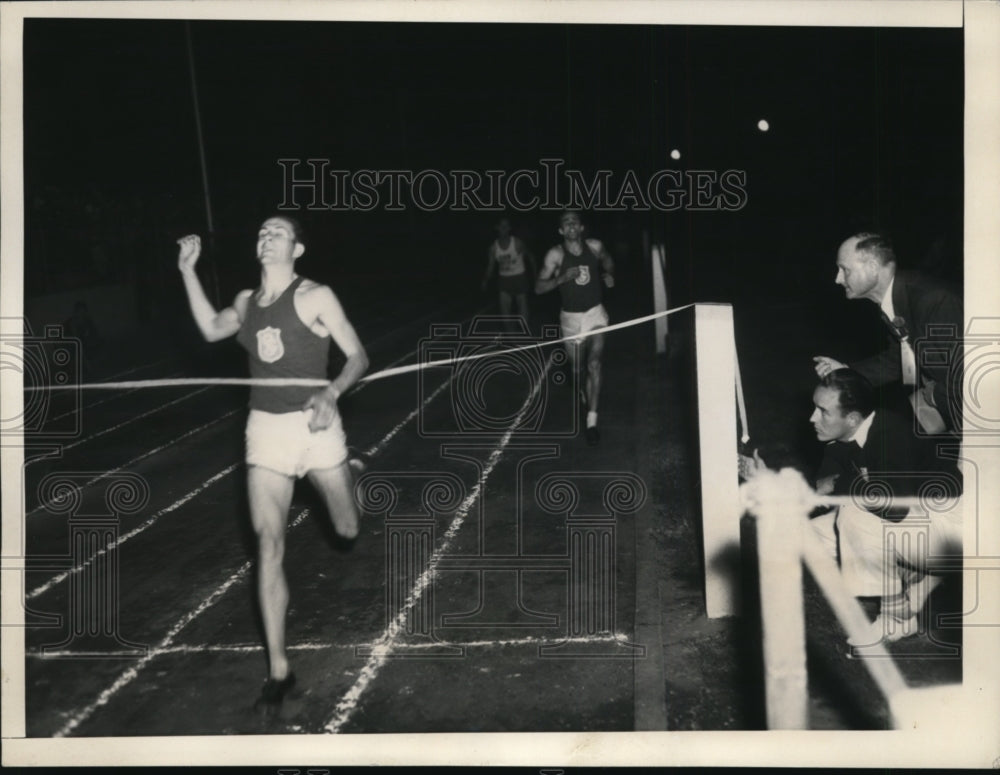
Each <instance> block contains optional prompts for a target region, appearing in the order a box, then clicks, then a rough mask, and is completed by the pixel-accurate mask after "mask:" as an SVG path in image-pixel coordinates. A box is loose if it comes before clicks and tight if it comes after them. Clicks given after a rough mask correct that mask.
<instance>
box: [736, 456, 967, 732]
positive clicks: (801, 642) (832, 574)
mask: <svg viewBox="0 0 1000 775" xmlns="http://www.w3.org/2000/svg"><path fill="white" fill-rule="evenodd" d="M740 495H741V497H742V501H743V505H744V506H745V508H746V509H747V511H749V512H750V513H751V514H753V516H754V517H755V518H756V523H757V555H758V558H759V559H758V565H759V573H760V606H761V619H762V631H763V655H764V686H765V700H766V705H767V726H768V728H769V729H807V728H808V723H809V714H808V691H807V675H806V654H805V611H804V600H803V592H802V565H801V564H802V563H803V562H804V563H805V565H806V567H807V568H808V569H809V572H810V573H811V574H812V576H813V577H814V578H815V579H816V582H817V584H818V585H819V587H820V590H821V591H822V592H823V595H824V596H825V597H826V599H827V601H828V602H829V604H830V606H831V608H832V609H833V611H834V613H835V614H836V616H837V619H838V620H839V621H840V623H841V625H842V626H843V627H844V629H845V630H846V631H847V635H848V637H850V638H857V639H858V640H859V641H860V640H861V639H862V636H863V634H864V633H865V631H866V630H867V627H868V619H867V617H866V616H865V613H864V611H863V610H862V609H861V606H860V605H859V604H858V602H857V600H856V599H855V598H854V597H853V596H852V595H851V593H850V592H849V591H848V590H847V589H846V587H845V586H844V584H843V581H842V580H841V577H840V570H839V569H838V568H837V565H836V563H835V562H834V560H833V559H832V558H831V557H830V556H829V555H828V554H827V553H826V551H825V550H824V548H823V546H822V544H821V543H820V540H819V537H818V536H817V535H816V534H815V532H814V531H813V529H812V527H811V526H810V525H809V513H810V512H811V511H812V510H813V508H815V507H816V506H817V505H818V504H821V503H831V502H833V503H836V502H839V501H844V500H850V499H842V498H822V497H820V496H818V495H817V494H816V493H815V492H814V491H813V490H812V488H811V487H810V486H809V485H808V483H807V482H806V480H805V478H804V477H803V476H802V474H801V473H799V472H798V471H796V470H794V469H791V468H785V469H782V470H781V471H779V472H774V471H769V470H763V471H760V472H759V473H757V474H756V475H755V476H754V477H753V478H752V479H750V480H749V481H748V482H745V483H744V484H743V485H741V487H740ZM910 501H913V503H912V504H911V503H910ZM893 502H894V503H898V504H899V505H916V503H917V499H897V500H894V501H893ZM956 502H957V501H956ZM862 661H863V664H864V665H865V667H866V668H867V669H868V671H869V673H870V674H871V676H872V678H873V679H874V681H875V683H876V684H877V686H878V688H879V690H880V691H881V692H882V694H883V695H884V696H885V697H886V700H887V701H888V704H889V709H890V714H891V716H892V724H893V726H894V727H895V728H897V729H899V728H903V727H908V726H910V725H911V724H912V723H913V719H914V718H916V717H919V716H921V715H922V714H921V712H920V708H921V707H923V706H925V705H927V703H928V698H931V704H932V705H933V702H936V701H939V700H940V697H941V696H942V694H943V693H944V694H949V693H952V692H954V691H956V690H957V688H958V687H951V686H944V687H941V686H938V687H930V688H926V689H923V688H921V689H915V688H911V687H908V686H907V685H906V681H905V680H904V678H903V676H902V674H901V673H900V672H899V670H898V668H897V667H896V665H895V663H894V662H893V661H892V659H891V658H890V655H889V653H888V652H887V651H886V649H885V647H884V646H883V645H882V644H881V643H879V644H875V645H872V646H867V647H865V659H863V660H862ZM935 698H937V699H935Z"/></svg>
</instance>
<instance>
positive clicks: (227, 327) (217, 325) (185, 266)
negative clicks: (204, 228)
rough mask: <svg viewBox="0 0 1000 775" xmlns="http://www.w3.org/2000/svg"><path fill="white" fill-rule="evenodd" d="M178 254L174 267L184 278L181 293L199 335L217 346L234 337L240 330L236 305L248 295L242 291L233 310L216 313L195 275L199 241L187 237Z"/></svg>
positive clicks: (190, 235)
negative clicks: (217, 343) (218, 342)
mask: <svg viewBox="0 0 1000 775" xmlns="http://www.w3.org/2000/svg"><path fill="white" fill-rule="evenodd" d="M177 244H178V245H180V250H179V252H178V254H177V266H178V268H179V269H180V271H181V277H182V278H184V290H185V291H186V292H187V297H188V304H190V305H191V314H192V315H193V316H194V322H195V323H197V324H198V330H199V331H201V335H202V336H203V337H205V339H206V340H208V341H209V342H217V341H219V340H220V339H226V338H227V337H230V336H233V335H234V334H235V333H236V332H237V331H239V330H240V325H241V324H242V320H241V316H240V314H239V313H238V312H237V310H236V305H237V304H239V303H240V297H241V296H242V297H244V298H243V299H242V301H244V302H245V295H246V294H248V293H249V291H242V292H241V293H240V295H239V296H237V297H236V298H237V301H236V302H234V306H232V307H226V308H225V309H224V310H222V311H221V312H216V310H215V307H213V306H212V302H210V301H209V300H208V296H206V295H205V289H204V288H202V286H201V280H199V279H198V274H197V272H195V268H194V267H195V264H196V263H197V262H198V257H199V256H200V255H201V238H200V237H198V235H197V234H189V235H188V236H186V237H181V238H180V239H179V240H177Z"/></svg>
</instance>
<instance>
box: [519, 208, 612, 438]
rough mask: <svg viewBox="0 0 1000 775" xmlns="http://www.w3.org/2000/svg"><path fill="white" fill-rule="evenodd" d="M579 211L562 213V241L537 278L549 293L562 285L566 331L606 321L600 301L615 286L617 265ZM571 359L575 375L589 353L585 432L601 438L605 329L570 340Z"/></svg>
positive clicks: (578, 330)
mask: <svg viewBox="0 0 1000 775" xmlns="http://www.w3.org/2000/svg"><path fill="white" fill-rule="evenodd" d="M583 232H584V226H583V221H582V220H581V219H580V214H579V213H578V212H576V211H573V210H566V211H565V212H563V214H562V215H561V216H560V217H559V233H560V234H561V235H562V238H563V244H562V245H556V246H555V247H554V248H552V249H551V250H550V251H549V252H548V253H547V254H546V256H545V262H544V264H543V266H542V271H541V272H539V273H538V279H537V280H536V281H535V293H548V292H549V291H551V290H552V289H553V288H558V289H559V292H560V294H561V296H562V312H561V313H560V316H559V322H560V324H561V325H562V333H563V336H564V337H565V336H574V335H576V334H585V333H587V332H588V331H592V330H593V329H595V328H602V327H604V326H606V325H608V313H607V311H606V310H605V309H604V304H603V303H602V300H603V297H604V290H603V287H602V283H603V285H604V286H607V287H608V288H612V287H614V284H615V281H614V271H615V265H614V262H613V261H612V260H611V256H610V255H608V252H607V250H606V249H605V248H604V245H603V244H602V243H601V241H600V240H596V239H587V238H584V235H583ZM566 350H567V352H568V353H569V358H570V364H571V366H572V368H573V369H574V371H575V372H576V374H577V375H579V374H580V371H579V369H580V367H581V364H582V362H583V358H586V377H585V381H584V385H585V390H584V391H583V392H582V394H581V396H580V400H581V402H582V403H583V404H585V405H586V408H587V430H586V438H587V443H588V444H591V445H593V444H597V442H598V441H600V439H601V435H600V433H599V432H598V430H597V402H598V397H599V395H600V391H601V355H602V353H603V351H604V334H594V335H592V336H588V337H585V338H583V339H576V340H574V341H571V342H567V343H566Z"/></svg>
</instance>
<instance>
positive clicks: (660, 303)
mask: <svg viewBox="0 0 1000 775" xmlns="http://www.w3.org/2000/svg"><path fill="white" fill-rule="evenodd" d="M651 253H652V261H653V310H654V312H666V311H667V284H666V281H665V280H664V279H663V245H653V248H652V251H651ZM655 323H656V326H655V330H656V352H657V353H665V352H666V351H667V318H666V316H664V317H662V318H657V319H656V321H655Z"/></svg>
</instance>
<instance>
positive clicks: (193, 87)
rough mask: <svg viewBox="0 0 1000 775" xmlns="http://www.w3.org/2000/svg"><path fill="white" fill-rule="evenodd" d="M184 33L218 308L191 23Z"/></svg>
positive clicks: (206, 168) (213, 285)
mask: <svg viewBox="0 0 1000 775" xmlns="http://www.w3.org/2000/svg"><path fill="white" fill-rule="evenodd" d="M184 33H185V36H186V37H187V50H188V71H189V72H190V74H191V98H192V100H193V101H194V126H195V131H196V132H197V135H198V158H199V159H200V160H201V186H202V191H203V193H204V195H205V221H206V224H207V225H208V244H209V248H210V250H209V253H210V255H209V259H210V260H209V262H208V263H209V271H210V272H211V274H212V295H213V296H214V300H215V306H216V307H218V306H219V276H218V273H217V271H216V267H215V256H214V254H212V250H211V249H213V248H214V247H215V224H214V223H213V221H212V198H211V196H210V195H209V189H208V165H207V163H206V162H205V140H204V137H203V136H202V132H201V108H200V106H199V102H198V80H197V78H196V77H195V71H194V45H193V43H192V42H191V22H189V21H186V22H184Z"/></svg>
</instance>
